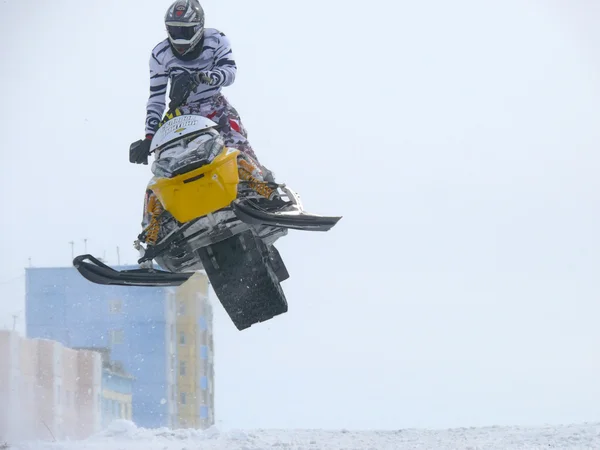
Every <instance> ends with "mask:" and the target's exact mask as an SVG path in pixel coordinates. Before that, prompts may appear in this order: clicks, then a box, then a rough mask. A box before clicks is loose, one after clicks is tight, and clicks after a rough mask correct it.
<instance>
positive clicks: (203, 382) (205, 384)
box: [200, 375, 208, 390]
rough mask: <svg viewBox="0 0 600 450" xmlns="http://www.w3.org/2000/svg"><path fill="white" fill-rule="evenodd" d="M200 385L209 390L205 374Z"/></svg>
mask: <svg viewBox="0 0 600 450" xmlns="http://www.w3.org/2000/svg"><path fill="white" fill-rule="evenodd" d="M200 387H201V388H202V389H203V390H207V389H208V378H207V377H206V375H205V376H202V377H200Z"/></svg>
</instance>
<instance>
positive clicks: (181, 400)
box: [179, 392, 187, 405]
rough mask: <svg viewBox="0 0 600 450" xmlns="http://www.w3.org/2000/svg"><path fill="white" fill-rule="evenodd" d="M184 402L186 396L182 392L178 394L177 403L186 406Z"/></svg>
mask: <svg viewBox="0 0 600 450" xmlns="http://www.w3.org/2000/svg"><path fill="white" fill-rule="evenodd" d="M186 401H187V396H186V395H185V392H182V393H180V394H179V402H180V403H181V404H182V405H185V404H186Z"/></svg>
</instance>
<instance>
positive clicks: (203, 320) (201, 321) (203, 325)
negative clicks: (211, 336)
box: [198, 316, 208, 331]
mask: <svg viewBox="0 0 600 450" xmlns="http://www.w3.org/2000/svg"><path fill="white" fill-rule="evenodd" d="M198 324H199V325H200V329H201V330H202V331H205V330H206V329H207V328H208V325H207V324H206V317H204V316H201V317H200V319H198Z"/></svg>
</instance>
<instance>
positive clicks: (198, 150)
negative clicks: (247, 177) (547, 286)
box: [152, 130, 225, 178]
mask: <svg viewBox="0 0 600 450" xmlns="http://www.w3.org/2000/svg"><path fill="white" fill-rule="evenodd" d="M224 145H225V143H224V141H223V138H222V137H221V136H220V135H219V134H218V133H217V132H216V131H214V130H212V131H209V132H203V133H201V134H200V135H199V136H196V137H193V138H192V139H191V140H188V141H187V142H182V141H180V142H178V143H176V144H175V145H172V146H169V147H166V148H165V149H163V150H162V151H161V152H160V155H159V157H158V159H157V160H156V161H154V162H153V163H152V173H153V174H154V175H156V176H157V177H165V178H172V177H174V176H177V175H181V174H183V173H186V172H189V171H191V170H194V169H197V168H198V167H202V166H205V165H206V164H210V163H211V162H212V161H213V159H215V157H216V156H217V155H218V154H219V153H220V152H221V150H222V149H223V147H224Z"/></svg>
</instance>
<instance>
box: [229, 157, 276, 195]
mask: <svg viewBox="0 0 600 450" xmlns="http://www.w3.org/2000/svg"><path fill="white" fill-rule="evenodd" d="M238 163H239V171H238V172H239V175H240V178H241V179H242V180H244V181H247V182H248V186H249V187H250V189H252V190H254V191H256V192H258V193H259V194H260V195H262V196H263V197H266V198H268V199H269V200H271V198H272V197H273V195H274V193H275V189H273V188H270V187H269V185H268V183H265V182H264V181H260V180H259V179H258V178H256V177H255V176H254V174H257V172H258V168H257V167H256V166H254V165H253V164H250V163H249V162H248V161H246V160H245V159H242V158H240V159H239V161H238Z"/></svg>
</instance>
